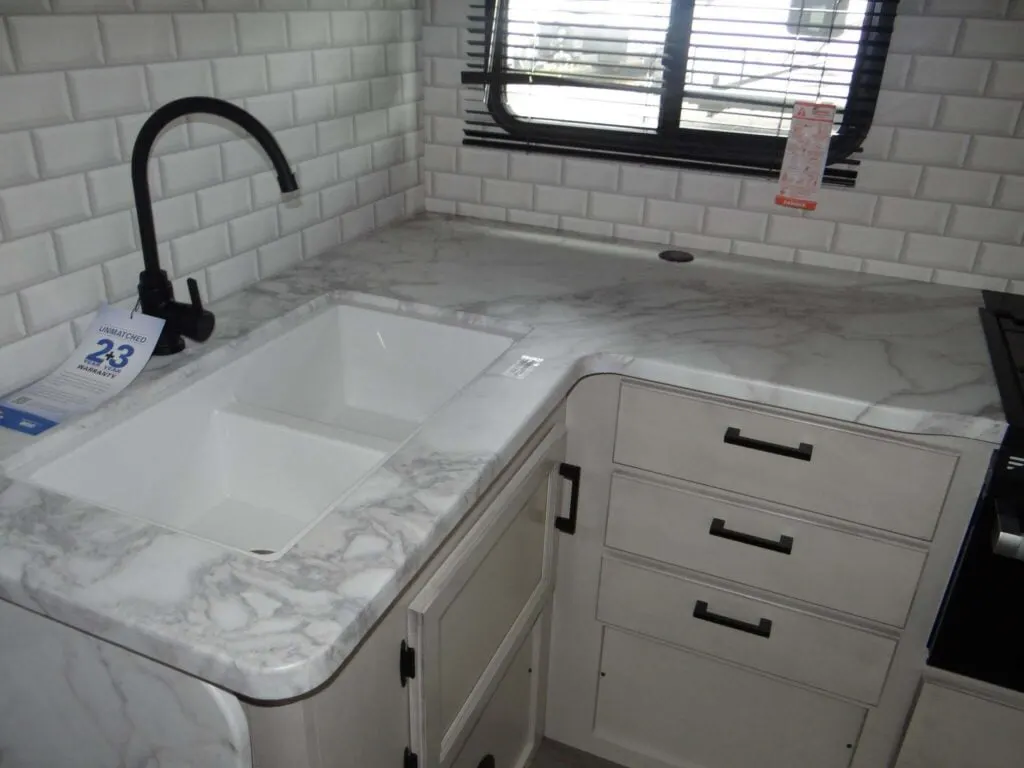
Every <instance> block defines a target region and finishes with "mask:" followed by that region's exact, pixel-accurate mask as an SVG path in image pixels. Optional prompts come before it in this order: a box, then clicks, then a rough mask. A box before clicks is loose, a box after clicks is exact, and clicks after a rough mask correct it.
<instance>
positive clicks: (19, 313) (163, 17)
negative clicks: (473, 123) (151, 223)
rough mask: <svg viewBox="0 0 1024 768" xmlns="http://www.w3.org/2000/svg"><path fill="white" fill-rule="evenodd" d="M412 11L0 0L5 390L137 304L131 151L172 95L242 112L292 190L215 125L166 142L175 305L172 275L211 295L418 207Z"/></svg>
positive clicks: (160, 181) (157, 192)
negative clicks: (283, 192) (108, 312)
mask: <svg viewBox="0 0 1024 768" xmlns="http://www.w3.org/2000/svg"><path fill="white" fill-rule="evenodd" d="M416 6H417V3H416V0H0V14H2V15H0V394H3V393H4V392H6V391H7V390H10V389H13V388H15V387H16V386H20V385H21V384H24V383H27V382H28V381H31V380H32V379H35V378H38V377H39V376H40V375H42V374H44V373H46V372H48V371H49V370H50V369H51V368H53V367H54V366H55V365H56V364H57V363H58V362H59V361H60V360H62V359H63V358H64V357H65V356H66V355H67V353H68V352H69V351H70V350H71V348H72V347H73V344H74V341H75V334H76V332H78V331H81V330H82V329H83V328H84V324H85V323H87V321H88V320H89V319H91V315H92V312H93V310H95V309H96V308H97V307H98V306H99V305H100V304H102V303H104V302H112V303H128V304H131V303H132V302H133V296H134V294H135V286H136V283H137V281H138V273H139V271H140V270H141V268H142V260H141V255H140V253H139V252H138V248H139V241H138V236H137V232H136V227H135V222H134V212H133V200H132V194H131V184H130V177H129V171H128V162H129V160H130V159H131V151H132V145H133V142H134V138H135V135H136V133H137V132H138V129H139V127H140V126H141V125H142V122H143V121H144V120H145V118H146V117H147V116H148V114H149V113H151V112H152V111H153V109H155V108H156V107H158V106H160V105H162V104H164V103H166V102H168V101H170V100H172V99H174V98H177V97H180V96H192V95H208V96H218V97H221V98H226V99H230V100H232V101H234V102H235V103H237V104H239V105H241V106H243V107H244V108H246V109H248V110H250V111H251V112H252V113H253V114H255V115H256V116H257V117H258V118H260V119H261V120H262V121H263V122H264V123H265V124H266V125H267V126H268V127H269V128H270V129H271V130H272V131H273V132H274V134H275V136H276V137H277V139H278V140H279V141H280V143H281V145H282V147H283V149H284V151H285V153H286V154H287V156H288V158H289V161H290V162H291V164H292V166H293V167H295V168H296V169H297V175H298V178H299V184H300V187H301V190H300V195H299V196H298V197H297V199H294V200H291V201H288V202H284V203H282V201H281V197H280V191H279V190H278V188H277V185H276V181H275V176H274V174H273V173H272V172H271V171H269V170H268V169H269V168H270V165H269V163H268V161H267V160H266V158H265V157H264V156H263V155H262V153H261V152H259V151H257V149H255V146H256V145H255V144H251V143H250V142H247V141H243V140H241V139H240V138H239V137H238V135H236V133H234V132H232V131H230V130H228V129H227V128H225V127H223V126H221V125H217V124H214V123H213V122H212V121H211V120H210V119H208V118H199V119H197V120H195V121H192V122H190V123H189V124H188V125H184V124H182V125H181V126H179V127H177V128H172V129H170V130H169V131H168V132H167V133H165V134H164V135H163V136H162V137H161V139H160V140H159V142H158V144H157V147H156V154H157V155H158V157H157V158H155V159H154V160H153V161H152V163H151V169H152V186H153V193H154V198H155V199H156V200H157V202H156V204H155V206H154V210H155V216H156V228H157V233H158V239H159V240H160V243H161V246H160V247H161V253H162V261H163V264H164V267H165V268H166V269H167V270H168V272H169V273H170V274H171V276H172V277H173V278H175V282H176V291H177V293H178V295H179V297H182V296H185V295H187V294H185V292H184V290H183V287H182V283H183V281H184V279H185V277H188V276H193V277H195V278H196V279H197V280H198V281H199V284H200V288H201V291H202V293H203V295H204V297H207V298H208V299H211V300H213V299H218V298H221V297H223V296H225V295H228V294H230V293H232V292H234V291H237V290H239V289H240V288H242V287H244V286H246V285H248V284H250V283H253V282H255V281H256V280H258V279H260V278H263V277H266V276H268V275H272V274H274V273H275V272H278V271H280V270H282V269H284V268H286V267H287V266H289V265H291V264H294V263H296V262H298V261H299V260H301V259H304V258H309V257H311V256H314V255H316V254H319V253H321V252H323V251H324V250H326V249H328V248H330V247H331V246H333V245H335V244H337V243H338V242H339V241H343V240H349V239H352V238H354V237H357V236H359V235H360V234H362V233H365V232H366V231H368V230H371V229H373V228H374V227H378V226H382V225H384V224H387V223H389V222H391V221H394V220H396V219H398V218H401V217H403V216H405V215H407V214H409V213H413V212H415V211H417V210H419V209H421V208H422V186H421V185H420V171H419V158H420V157H421V154H422V132H421V131H420V125H421V122H422V117H421V111H422V72H421V68H420V67H421V64H420V62H419V61H418V60H417V56H418V53H419V51H418V48H419V43H418V41H419V40H420V39H421V31H422V18H421V12H420V11H419V10H416ZM312 9H316V10H312ZM151 11H152V12H151ZM221 11H230V12H224V13H222V12H221Z"/></svg>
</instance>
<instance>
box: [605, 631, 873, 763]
mask: <svg viewBox="0 0 1024 768" xmlns="http://www.w3.org/2000/svg"><path fill="white" fill-rule="evenodd" d="M601 675H602V677H601V683H600V689H599V693H598V703H597V713H596V719H595V732H596V735H597V736H599V737H600V738H603V739H605V740H607V741H611V742H613V743H616V744H618V745H621V746H622V747H624V748H626V749H629V750H631V751H634V752H639V753H641V754H645V755H648V756H650V757H652V758H655V759H658V760H661V761H663V762H667V763H670V764H672V765H687V766H701V768H750V767H751V766H757V768H797V767H799V768H812V766H813V768H846V766H848V765H849V763H850V758H851V756H852V754H853V750H854V748H855V746H856V742H857V738H858V736H859V734H860V729H861V725H862V723H863V720H864V714H865V710H864V709H863V708H861V707H858V706H856V705H854V704H849V703H847V702H842V701H838V700H836V699H831V698H829V697H827V696H824V695H821V694H817V693H813V692H811V691H808V690H806V689H803V688H798V687H795V686H790V685H786V684H785V683H782V682H779V681H777V680H772V679H769V678H766V677H762V676H760V675H757V674H754V673H751V672H746V671H744V670H741V669H737V668H736V667H733V666H730V665H727V664H720V663H718V662H715V661H712V660H710V659H707V658H704V657H701V656H696V655H693V654H690V653H686V652H684V651H679V650H676V649H674V648H670V647H669V646H666V645H661V644H659V643H655V642H652V641H648V640H645V639H643V638H641V637H637V636H636V635H629V634H626V633H624V632H619V631H617V630H614V629H610V628H609V629H606V630H605V638H604V648H603V650H602V656H601Z"/></svg>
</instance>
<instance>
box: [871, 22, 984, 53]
mask: <svg viewBox="0 0 1024 768" xmlns="http://www.w3.org/2000/svg"><path fill="white" fill-rule="evenodd" d="M959 32H960V19H955V18H933V17H928V16H910V15H907V14H900V15H899V16H897V17H896V28H895V29H894V30H893V36H892V43H891V46H890V50H892V52H893V53H924V54H928V53H931V54H946V55H950V54H952V53H953V51H954V50H955V48H956V41H957V35H958V34H959ZM961 53H964V54H965V55H967V54H966V52H965V51H961Z"/></svg>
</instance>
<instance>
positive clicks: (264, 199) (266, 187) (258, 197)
mask: <svg viewBox="0 0 1024 768" xmlns="http://www.w3.org/2000/svg"><path fill="white" fill-rule="evenodd" d="M248 181H249V186H250V188H251V189H252V208H253V210H254V211H258V210H259V209H260V208H266V207H267V206H268V205H277V204H278V203H280V202H281V201H282V199H283V196H282V195H281V187H280V186H279V185H278V183H277V174H275V173H274V172H273V171H263V173H257V174H256V175H255V176H250V177H249V179H248ZM307 191H308V190H306V189H303V190H302V192H303V193H305V192H307ZM298 194H299V193H298V192H291V193H289V195H288V197H289V198H291V197H297V196H298Z"/></svg>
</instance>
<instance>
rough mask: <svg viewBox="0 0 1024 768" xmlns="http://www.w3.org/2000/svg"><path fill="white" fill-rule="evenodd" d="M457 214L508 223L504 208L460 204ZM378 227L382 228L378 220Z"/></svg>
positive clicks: (375, 208)
mask: <svg viewBox="0 0 1024 768" xmlns="http://www.w3.org/2000/svg"><path fill="white" fill-rule="evenodd" d="M379 205H380V203H377V204H375V205H374V210H375V211H376V210H377V206H379ZM455 213H456V215H458V216H465V217H467V218H470V219H486V220H487V221H507V219H508V212H507V211H506V210H505V209H504V208H499V207H497V206H494V205H477V204H476V203H458V204H457V205H456V206H455ZM377 226H378V227H379V226H382V224H381V222H380V221H379V220H378V222H377Z"/></svg>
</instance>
